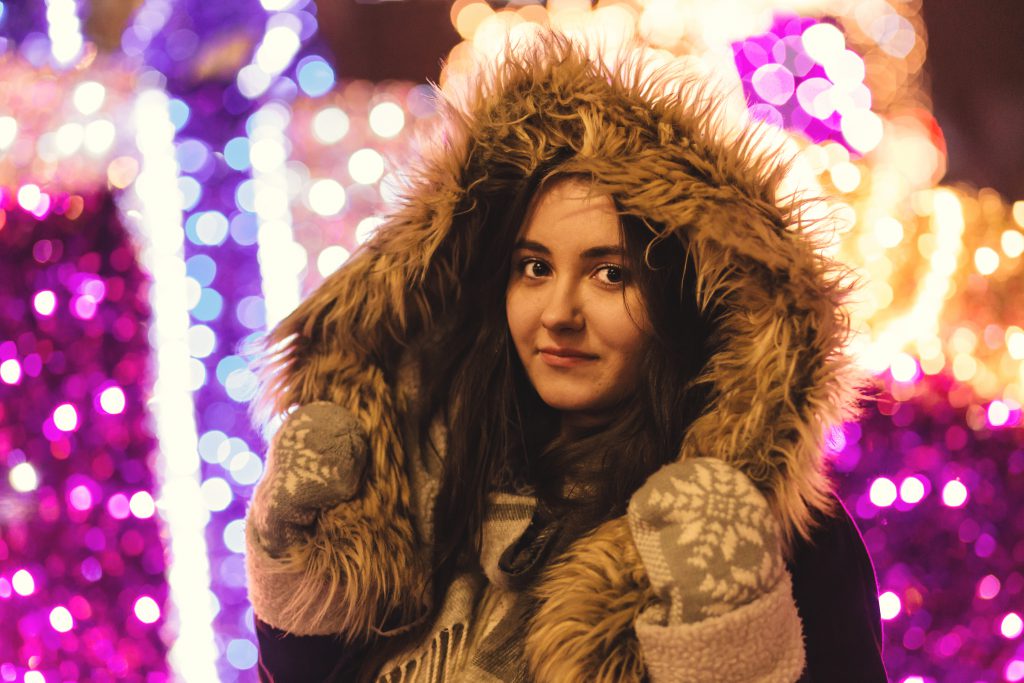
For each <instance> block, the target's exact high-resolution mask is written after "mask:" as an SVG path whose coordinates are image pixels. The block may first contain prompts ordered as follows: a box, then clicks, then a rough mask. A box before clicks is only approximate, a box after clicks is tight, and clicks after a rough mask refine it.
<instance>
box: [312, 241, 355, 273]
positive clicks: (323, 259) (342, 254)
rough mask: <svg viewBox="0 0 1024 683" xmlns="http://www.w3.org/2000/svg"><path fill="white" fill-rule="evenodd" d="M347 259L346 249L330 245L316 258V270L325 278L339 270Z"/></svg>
mask: <svg viewBox="0 0 1024 683" xmlns="http://www.w3.org/2000/svg"><path fill="white" fill-rule="evenodd" d="M348 258H349V253H348V249H345V247H342V246H339V245H337V244H332V245H331V246H329V247H327V248H326V249H324V250H323V251H321V252H320V255H319V256H317V257H316V269H317V270H318V271H320V274H321V275H323V276H324V277H327V276H328V275H330V274H331V273H333V272H334V271H336V270H337V269H338V268H340V267H341V265H342V264H343V263H345V261H347V260H348Z"/></svg>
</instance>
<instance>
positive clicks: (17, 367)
mask: <svg viewBox="0 0 1024 683" xmlns="http://www.w3.org/2000/svg"><path fill="white" fill-rule="evenodd" d="M20 381H21V363H19V362H18V361H17V360H16V359H14V358H8V359H7V360H5V361H4V362H2V363H0V382H3V383H4V384H17V383H18V382H20Z"/></svg>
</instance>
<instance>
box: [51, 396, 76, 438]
mask: <svg viewBox="0 0 1024 683" xmlns="http://www.w3.org/2000/svg"><path fill="white" fill-rule="evenodd" d="M53 424H54V426H55V427H56V428H57V429H59V430H60V431H62V432H73V431H75V430H76V429H78V411H77V410H75V407H74V406H73V405H71V404H70V403H61V404H60V405H59V406H57V407H56V408H55V409H54V411H53Z"/></svg>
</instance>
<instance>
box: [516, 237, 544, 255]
mask: <svg viewBox="0 0 1024 683" xmlns="http://www.w3.org/2000/svg"><path fill="white" fill-rule="evenodd" d="M512 249H513V250H519V249H529V250H530V251H539V252H540V253H542V254H549V255H550V254H551V250H550V249H548V248H547V247H545V246H544V245H543V244H541V243H540V242H534V241H533V240H516V243H515V245H513V247H512Z"/></svg>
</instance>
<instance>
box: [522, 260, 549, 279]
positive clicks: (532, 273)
mask: <svg viewBox="0 0 1024 683" xmlns="http://www.w3.org/2000/svg"><path fill="white" fill-rule="evenodd" d="M519 271H520V272H521V273H522V274H523V275H525V276H526V277H528V278H539V277H544V276H545V275H548V273H549V271H548V266H547V264H546V263H544V262H543V261H538V260H537V259H524V260H523V261H522V262H520V264H519Z"/></svg>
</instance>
